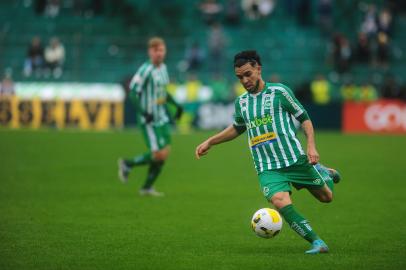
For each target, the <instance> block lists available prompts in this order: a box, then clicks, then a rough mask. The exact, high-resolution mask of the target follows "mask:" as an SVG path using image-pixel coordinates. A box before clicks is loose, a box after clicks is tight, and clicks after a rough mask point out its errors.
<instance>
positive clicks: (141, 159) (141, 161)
mask: <svg viewBox="0 0 406 270" xmlns="http://www.w3.org/2000/svg"><path fill="white" fill-rule="evenodd" d="M151 161H152V155H151V153H145V154H142V155H139V156H136V157H134V158H133V159H126V160H125V161H124V162H125V164H126V165H127V166H128V167H134V166H139V165H145V164H149V163H151Z"/></svg>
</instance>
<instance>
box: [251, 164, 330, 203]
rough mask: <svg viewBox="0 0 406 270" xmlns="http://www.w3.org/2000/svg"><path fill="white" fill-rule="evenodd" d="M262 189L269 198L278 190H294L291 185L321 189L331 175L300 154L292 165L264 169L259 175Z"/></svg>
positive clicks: (299, 187) (297, 187) (298, 187)
mask: <svg viewBox="0 0 406 270" xmlns="http://www.w3.org/2000/svg"><path fill="white" fill-rule="evenodd" d="M258 177H259V182H260V185H261V190H262V192H263V194H264V196H265V198H266V199H267V200H270V199H271V198H272V196H273V195H274V194H275V193H277V192H289V193H291V192H292V189H291V186H294V187H295V188H296V189H301V188H308V189H320V188H322V187H323V186H324V185H325V181H326V180H329V179H328V178H330V176H329V175H328V174H326V173H324V172H319V171H318V170H317V169H316V168H315V167H314V166H313V165H311V164H309V161H308V159H307V156H300V157H299V159H298V161H297V162H296V163H295V164H293V165H292V166H289V167H286V168H282V169H276V170H269V171H264V172H262V173H260V174H259V175H258Z"/></svg>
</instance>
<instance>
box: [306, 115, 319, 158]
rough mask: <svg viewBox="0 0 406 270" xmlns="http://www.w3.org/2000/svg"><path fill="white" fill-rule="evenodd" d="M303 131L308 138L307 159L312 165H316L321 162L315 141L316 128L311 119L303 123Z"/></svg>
mask: <svg viewBox="0 0 406 270" xmlns="http://www.w3.org/2000/svg"><path fill="white" fill-rule="evenodd" d="M302 129H303V131H304V134H305V135H306V138H307V157H308V158H309V162H310V163H311V164H316V163H317V162H319V160H320V156H319V153H318V152H317V149H316V142H315V140H314V128H313V124H312V121H311V120H310V119H308V120H305V121H304V122H303V123H302Z"/></svg>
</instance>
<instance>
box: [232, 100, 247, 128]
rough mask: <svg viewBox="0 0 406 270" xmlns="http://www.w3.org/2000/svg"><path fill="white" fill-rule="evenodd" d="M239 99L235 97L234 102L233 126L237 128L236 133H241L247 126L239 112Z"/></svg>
mask: <svg viewBox="0 0 406 270" xmlns="http://www.w3.org/2000/svg"><path fill="white" fill-rule="evenodd" d="M238 100H239V99H237V100H236V101H235V103H234V108H235V109H234V122H233V126H234V128H235V129H236V130H237V132H238V133H240V134H241V133H243V132H244V131H245V130H246V129H247V128H246V126H245V121H244V118H243V117H242V114H241V107H240V104H239V101H238Z"/></svg>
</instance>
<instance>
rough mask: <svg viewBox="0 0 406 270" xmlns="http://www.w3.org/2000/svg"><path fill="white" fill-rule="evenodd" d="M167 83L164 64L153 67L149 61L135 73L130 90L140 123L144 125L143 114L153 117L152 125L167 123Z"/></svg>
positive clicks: (166, 72)
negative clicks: (134, 100)
mask: <svg viewBox="0 0 406 270" xmlns="http://www.w3.org/2000/svg"><path fill="white" fill-rule="evenodd" d="M168 83H169V76H168V71H167V69H166V65H165V64H163V63H162V64H161V65H160V66H158V67H156V66H154V65H153V64H152V63H151V62H150V61H147V62H145V63H144V64H143V65H142V66H141V67H140V68H139V69H138V71H137V73H135V75H134V77H133V78H132V80H131V83H130V89H131V91H132V92H133V93H132V94H135V97H136V100H137V107H138V108H137V110H138V112H139V113H140V118H139V119H140V121H141V123H142V124H145V117H144V116H143V114H145V113H147V114H151V115H152V116H153V119H154V120H153V124H154V125H162V124H165V123H168V122H169V116H168V114H167V110H166V108H165V104H166V100H167V92H166V86H167V84H168Z"/></svg>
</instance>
